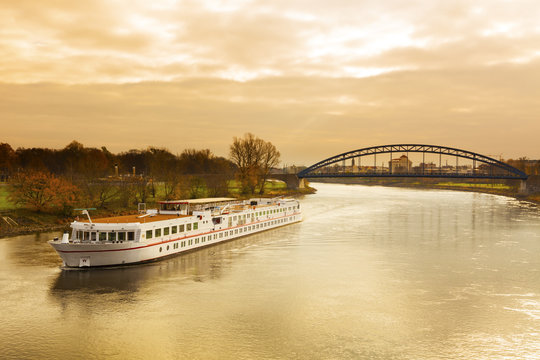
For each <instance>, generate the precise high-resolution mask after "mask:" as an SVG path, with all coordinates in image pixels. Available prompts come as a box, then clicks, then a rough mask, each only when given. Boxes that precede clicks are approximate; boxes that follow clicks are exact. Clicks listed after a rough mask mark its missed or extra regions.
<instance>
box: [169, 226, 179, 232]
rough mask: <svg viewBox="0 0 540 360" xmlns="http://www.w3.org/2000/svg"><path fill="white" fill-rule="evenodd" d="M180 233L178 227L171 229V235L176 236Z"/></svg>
mask: <svg viewBox="0 0 540 360" xmlns="http://www.w3.org/2000/svg"><path fill="white" fill-rule="evenodd" d="M177 232H178V227H177V226H176V225H175V226H173V227H172V228H171V233H172V234H176V233H177Z"/></svg>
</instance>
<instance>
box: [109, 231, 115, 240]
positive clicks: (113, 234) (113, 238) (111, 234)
mask: <svg viewBox="0 0 540 360" xmlns="http://www.w3.org/2000/svg"><path fill="white" fill-rule="evenodd" d="M115 240H116V233H115V232H110V233H109V241H115Z"/></svg>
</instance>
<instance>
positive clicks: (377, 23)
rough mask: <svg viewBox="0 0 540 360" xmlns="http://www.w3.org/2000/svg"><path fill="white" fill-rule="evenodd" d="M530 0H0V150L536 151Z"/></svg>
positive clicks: (289, 158)
mask: <svg viewBox="0 0 540 360" xmlns="http://www.w3.org/2000/svg"><path fill="white" fill-rule="evenodd" d="M539 20H540V5H539V3H538V1H537V0H512V1H506V0H467V1H465V0H452V1H446V0H445V1H437V0H407V1H398V0H333V1H327V0H325V1H322V0H271V1H270V0H269V1H255V0H227V1H221V0H188V1H176V0H152V1H147V0H140V1H127V0H103V1H101V0H95V1H73V0H39V1H35V0H17V1H13V0H0V23H1V24H2V26H1V27H0V128H1V133H0V142H7V143H9V144H11V146H12V147H14V148H17V147H50V148H63V147H65V146H66V145H67V144H68V143H70V142H71V141H72V140H77V141H79V142H81V143H82V144H84V145H85V146H93V147H101V146H106V147H107V148H108V149H109V150H110V151H113V152H121V151H126V150H129V149H143V148H146V147H148V146H158V147H165V148H167V149H169V150H170V151H172V152H173V153H180V152H182V150H184V149H186V148H196V149H204V148H208V149H210V150H212V151H213V152H214V153H215V154H216V155H220V156H225V157H226V156H228V149H229V145H230V144H231V143H232V140H233V137H235V136H237V137H241V136H243V134H245V133H246V132H251V133H254V134H255V135H257V136H258V137H260V138H262V139H264V140H266V141H270V142H272V143H273V144H274V145H276V147H277V148H278V150H280V152H281V155H282V156H281V158H282V164H283V165H290V164H297V165H310V164H312V163H314V162H317V161H319V160H322V159H324V158H326V157H329V156H332V155H335V154H338V153H342V152H345V151H349V150H354V149H360V148H363V147H368V146H375V145H385V144H397V143H420V144H433V145H444V146H450V147H457V148H461V149H465V150H470V151H474V152H478V153H481V154H484V155H492V156H495V155H496V157H497V158H498V157H499V156H502V157H503V158H517V157H521V156H526V157H529V158H533V159H539V158H540V136H539V135H540V21H539Z"/></svg>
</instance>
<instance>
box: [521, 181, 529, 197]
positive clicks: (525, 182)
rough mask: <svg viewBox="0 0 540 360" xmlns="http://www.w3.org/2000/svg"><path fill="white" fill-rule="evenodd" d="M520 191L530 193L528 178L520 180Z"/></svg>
mask: <svg viewBox="0 0 540 360" xmlns="http://www.w3.org/2000/svg"><path fill="white" fill-rule="evenodd" d="M519 193H520V194H526V193H528V189H527V180H520V181H519Z"/></svg>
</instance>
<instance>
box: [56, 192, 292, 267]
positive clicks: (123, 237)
mask: <svg viewBox="0 0 540 360" xmlns="http://www.w3.org/2000/svg"><path fill="white" fill-rule="evenodd" d="M83 213H84V214H86V215H87V218H86V219H84V220H77V221H74V222H72V223H71V229H72V232H71V237H70V234H69V233H65V234H64V235H63V236H62V238H61V239H60V238H55V239H54V240H51V241H49V243H50V244H51V246H52V247H53V248H54V249H55V250H56V252H57V253H58V255H60V257H61V258H62V261H63V266H64V267H65V268H86V267H99V266H117V265H127V264H137V263H143V262H147V261H153V260H157V259H160V258H163V257H166V256H172V255H175V254H180V253H182V252H185V251H190V250H194V249H197V248H200V247H204V246H209V245H213V244H217V243H220V242H223V241H228V240H232V239H235V238H238V237H241V236H246V235H250V234H254V233H258V232H261V231H264V230H269V229H273V228H276V227H280V226H284V225H288V224H292V223H296V222H299V221H301V220H302V212H301V209H300V202H299V201H298V200H296V199H289V198H254V199H249V200H236V199H233V198H205V199H195V200H173V201H161V202H159V209H149V210H141V211H139V214H136V215H126V216H117V217H107V218H101V219H94V220H92V219H91V218H90V215H89V214H88V211H87V210H84V211H83Z"/></svg>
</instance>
